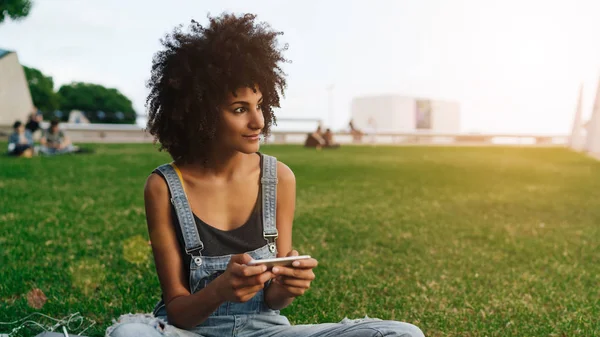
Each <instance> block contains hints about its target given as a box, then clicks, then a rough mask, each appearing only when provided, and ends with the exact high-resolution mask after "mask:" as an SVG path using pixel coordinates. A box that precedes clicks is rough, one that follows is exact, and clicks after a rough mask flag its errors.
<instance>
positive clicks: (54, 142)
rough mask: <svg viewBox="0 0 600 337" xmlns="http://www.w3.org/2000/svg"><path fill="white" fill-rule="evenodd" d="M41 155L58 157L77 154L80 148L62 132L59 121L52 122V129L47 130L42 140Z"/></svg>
mask: <svg viewBox="0 0 600 337" xmlns="http://www.w3.org/2000/svg"><path fill="white" fill-rule="evenodd" d="M40 144H41V147H40V153H42V154H45V155H56V154H65V153H73V152H77V151H78V150H79V148H78V147H77V146H74V145H73V144H71V140H70V139H69V137H67V136H66V135H65V133H64V132H63V131H62V130H60V127H59V122H58V120H56V119H54V120H52V121H51V122H50V127H49V128H48V130H45V131H44V133H43V134H42V138H41V139H40Z"/></svg>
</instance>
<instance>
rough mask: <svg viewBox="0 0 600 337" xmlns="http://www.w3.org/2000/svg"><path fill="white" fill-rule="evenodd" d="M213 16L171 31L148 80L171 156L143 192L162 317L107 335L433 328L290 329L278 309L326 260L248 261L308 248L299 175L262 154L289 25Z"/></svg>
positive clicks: (382, 332) (399, 332)
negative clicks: (297, 237) (281, 27)
mask: <svg viewBox="0 0 600 337" xmlns="http://www.w3.org/2000/svg"><path fill="white" fill-rule="evenodd" d="M209 21H210V23H209V25H208V26H206V27H203V26H201V25H199V24H198V23H196V22H192V25H191V26H190V30H189V31H188V32H183V31H182V30H181V29H176V30H175V31H174V32H173V33H172V34H170V35H168V36H167V37H166V38H165V39H164V40H163V41H162V42H163V45H164V50H162V51H160V52H158V53H157V54H156V55H155V57H154V60H153V66H152V76H151V79H150V81H149V82H148V86H149V88H150V95H149V97H148V100H147V104H148V107H149V112H150V113H149V121H148V130H149V132H150V133H151V134H153V135H154V136H155V137H156V139H157V141H158V142H159V143H160V146H161V148H162V149H165V150H166V151H168V152H169V154H170V155H171V157H172V158H173V162H172V163H170V164H165V165H162V166H160V167H158V168H157V169H156V170H155V171H154V172H153V173H152V174H151V175H150V176H149V177H148V180H147V182H146V186H145V190H144V196H145V204H146V218H147V224H148V231H149V234H150V239H151V242H152V250H153V254H154V259H155V263H156V270H157V273H158V278H159V281H160V285H161V288H162V300H161V301H160V302H159V303H158V304H157V305H156V307H155V310H154V312H153V314H152V315H124V316H121V318H120V319H119V320H118V321H117V322H116V323H115V324H114V325H113V326H111V327H109V328H108V329H107V335H108V336H112V337H122V336H257V337H258V336H340V337H341V336H423V334H422V332H421V331H420V330H419V329H418V328H417V327H415V326H414V325H411V324H408V323H401V322H395V321H382V320H377V319H365V320H353V321H351V320H344V321H342V322H340V323H329V324H314V325H297V326H292V325H290V323H289V321H288V320H287V318H286V317H284V316H282V315H280V313H279V310H280V309H282V308H285V307H286V306H288V305H289V304H290V303H291V302H292V301H293V300H294V298H296V297H298V296H301V295H302V294H304V292H305V291H307V290H308V289H309V288H310V285H311V281H312V280H313V279H314V278H315V274H314V272H313V269H314V268H315V267H316V266H317V261H316V260H315V259H307V260H302V261H296V262H295V264H294V265H293V266H290V267H274V268H273V269H271V270H267V267H266V266H264V265H258V266H249V265H248V263H249V262H250V260H251V259H263V258H272V257H275V256H278V257H282V256H295V255H298V252H297V251H295V250H292V222H293V218H294V207H295V192H296V182H295V178H294V174H293V173H292V171H291V170H290V169H289V167H287V166H286V165H285V164H283V163H281V162H278V161H277V160H276V159H275V158H274V157H270V156H267V155H263V154H261V153H260V152H258V151H259V136H260V135H263V136H266V135H268V133H269V129H270V127H271V124H272V123H273V121H274V119H275V116H274V115H273V110H272V109H273V108H274V107H279V95H280V94H281V95H283V91H284V89H285V86H286V81H285V78H284V75H285V74H284V73H283V72H282V70H281V68H280V67H279V64H280V63H281V62H285V61H286V60H285V59H284V58H283V56H282V50H281V49H279V48H278V47H277V39H276V38H277V36H278V35H280V34H281V33H279V32H274V31H272V30H271V28H270V27H269V26H268V25H267V24H265V23H260V24H256V23H255V16H254V15H244V16H235V15H231V14H224V15H221V16H219V17H213V18H209ZM284 49H285V48H284Z"/></svg>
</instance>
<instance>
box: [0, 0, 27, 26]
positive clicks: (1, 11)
mask: <svg viewBox="0 0 600 337" xmlns="http://www.w3.org/2000/svg"><path fill="white" fill-rule="evenodd" d="M31 6H32V2H31V0H0V23H2V22H4V20H5V19H6V18H11V19H12V20H19V19H22V18H24V17H26V16H27V15H29V11H30V10H31Z"/></svg>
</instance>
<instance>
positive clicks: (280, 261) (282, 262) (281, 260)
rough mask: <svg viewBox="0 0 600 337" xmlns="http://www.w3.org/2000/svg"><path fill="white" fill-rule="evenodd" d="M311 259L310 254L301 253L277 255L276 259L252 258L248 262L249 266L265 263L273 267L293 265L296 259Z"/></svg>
mask: <svg viewBox="0 0 600 337" xmlns="http://www.w3.org/2000/svg"><path fill="white" fill-rule="evenodd" d="M306 259H310V255H300V256H288V257H277V258H274V259H261V260H252V261H250V262H248V265H249V266H260V265H263V264H264V265H265V266H267V268H269V269H271V268H273V267H275V266H284V267H291V266H292V263H293V262H294V261H299V260H306Z"/></svg>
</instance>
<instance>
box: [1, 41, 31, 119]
mask: <svg viewBox="0 0 600 337" xmlns="http://www.w3.org/2000/svg"><path fill="white" fill-rule="evenodd" d="M32 109H33V101H32V100H31V93H30V92H29V86H28V84H27V79H26V78H25V72H24V71H23V67H22V66H21V64H20V63H19V59H18V58H17V54H16V53H9V54H6V55H5V56H4V57H2V58H0V125H4V126H6V125H12V124H13V123H14V122H15V120H17V119H19V120H21V121H22V122H25V121H26V119H27V115H28V114H29V113H30V112H31V111H32Z"/></svg>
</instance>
